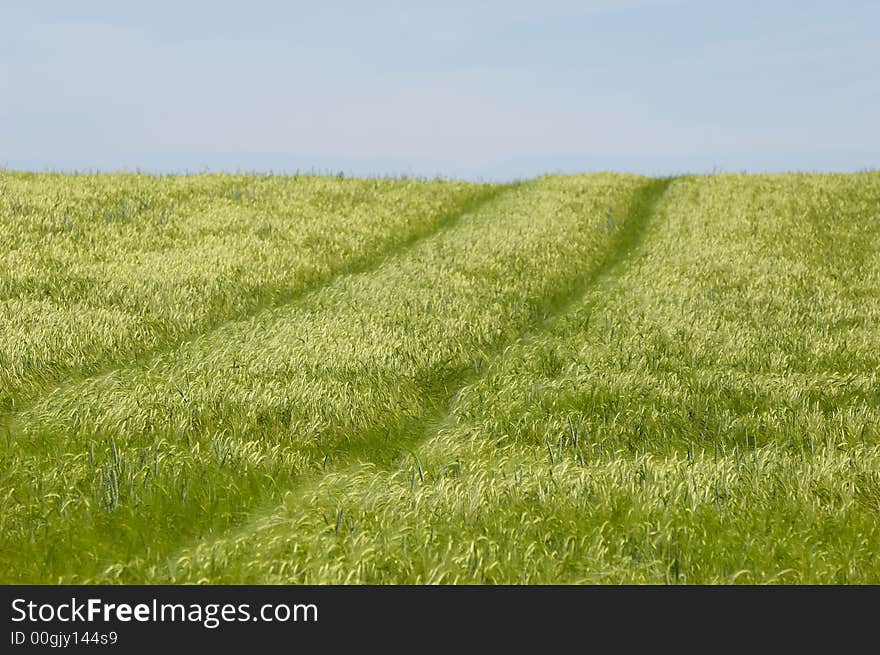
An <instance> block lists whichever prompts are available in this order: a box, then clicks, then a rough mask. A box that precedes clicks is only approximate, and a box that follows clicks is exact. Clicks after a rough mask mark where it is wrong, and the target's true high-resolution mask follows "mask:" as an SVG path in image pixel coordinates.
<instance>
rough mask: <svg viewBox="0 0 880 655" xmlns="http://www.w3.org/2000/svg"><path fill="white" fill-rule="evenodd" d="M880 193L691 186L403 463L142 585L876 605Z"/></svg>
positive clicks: (308, 496)
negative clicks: (551, 591)
mask: <svg viewBox="0 0 880 655" xmlns="http://www.w3.org/2000/svg"><path fill="white" fill-rule="evenodd" d="M878 185H880V176H877V175H876V174H874V175H866V176H863V177H858V176H847V177H844V178H836V177H835V176H827V177H818V176H803V177H796V176H791V177H785V176H781V177H770V178H759V179H758V180H755V179H754V178H748V177H746V178H742V177H739V176H722V177H719V178H708V179H704V178H692V179H687V178H686V179H680V180H676V181H674V182H673V183H672V185H671V186H670V188H669V190H668V191H667V193H666V194H665V195H664V197H663V198H662V199H661V201H660V203H659V204H658V206H657V212H656V213H657V215H656V218H655V220H653V221H652V222H651V223H650V224H649V225H648V226H647V229H646V231H645V232H644V239H643V240H642V241H641V243H640V244H639V247H638V248H636V249H635V251H634V252H633V253H631V255H630V256H629V257H627V259H626V260H625V265H620V266H618V267H615V268H614V269H612V271H610V272H613V274H612V275H605V276H603V277H602V278H601V279H598V280H596V284H595V285H594V286H591V287H590V288H589V290H588V292H587V293H586V294H585V296H584V297H583V299H582V302H577V303H573V304H572V305H571V306H570V307H569V311H565V312H562V313H560V314H558V315H557V316H556V317H555V318H554V319H553V320H551V321H549V322H548V323H547V324H546V325H545V326H544V327H543V329H541V330H539V331H537V332H535V333H533V334H532V335H531V336H530V338H527V339H522V340H520V341H518V342H517V344H516V345H514V346H513V347H511V348H509V349H505V350H504V351H503V355H502V356H501V357H500V358H497V359H495V360H494V361H493V363H492V365H491V366H490V367H488V368H487V369H486V370H485V372H484V374H483V375H481V376H479V377H478V378H476V379H474V380H472V381H471V382H470V383H469V384H468V385H466V386H465V387H464V388H463V389H462V390H461V391H460V392H459V393H457V394H456V396H455V398H454V402H453V404H452V406H451V411H450V412H449V415H448V418H447V420H446V421H445V422H444V423H443V424H442V425H441V426H439V429H437V430H431V431H429V432H428V433H427V434H425V437H426V438H425V441H424V443H421V444H419V445H418V446H416V447H414V448H413V452H412V454H411V455H410V456H409V457H406V458H404V460H403V461H402V462H399V463H397V464H395V465H393V466H386V465H377V464H376V463H369V462H367V463H360V464H358V463H352V464H350V465H349V466H348V467H346V468H344V469H340V470H336V471H333V472H331V473H330V474H327V475H324V476H321V477H320V478H318V479H316V481H315V483H314V484H313V485H310V486H308V487H306V488H304V489H301V492H300V493H298V494H295V495H291V496H289V497H288V498H287V499H286V501H285V502H284V503H283V504H281V505H279V506H278V507H276V508H275V510H274V511H273V512H270V513H267V514H265V515H263V516H262V517H260V518H259V520H257V521H254V522H253V523H251V524H248V525H247V527H246V528H244V529H241V530H239V531H235V532H231V533H229V534H226V535H221V536H218V537H216V538H212V539H204V540H201V541H200V542H199V543H195V544H193V545H192V546H191V547H189V548H188V549H185V550H183V551H180V552H178V553H176V555H175V556H174V557H173V558H170V559H169V561H167V562H166V565H165V566H164V567H161V568H159V569H156V570H155V571H152V572H148V574H147V575H146V576H145V577H144V578H143V579H145V580H154V581H155V580H169V579H170V580H176V581H198V580H211V581H219V582H222V581H232V580H238V581H261V582H296V583H328V582H330V583H345V582H359V583H383V582H415V583H421V582H446V583H449V582H652V583H653V582H660V583H663V582H667V583H670V582H671V583H674V582H709V583H717V582H734V581H735V582H838V583H846V582H869V583H871V582H874V583H876V581H877V580H878V579H880V578H878V576H880V557H878V553H880V529H878V524H877V521H876V512H877V508H878V507H880V473H878V472H880V446H878V438H880V396H878V395H877V389H878V386H877V385H878V382H877V370H878V367H877V351H876V348H875V347H874V346H873V345H872V344H875V343H876V340H877V325H878V324H880V305H878V299H880V255H878V252H880V251H878V249H877V245H878V243H880V222H878V217H880V214H877V210H878V208H880V204H878V200H880V186H878ZM755 187H757V188H755ZM716 208H723V211H719V210H718V209H716ZM817 208H819V209H818V210H817ZM759 219H760V220H759ZM817 253H822V254H821V256H818V255H817ZM805 261H808V262H810V266H809V267H805V266H803V262H805Z"/></svg>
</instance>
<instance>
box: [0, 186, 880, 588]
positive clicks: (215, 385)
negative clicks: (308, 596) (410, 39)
mask: <svg viewBox="0 0 880 655" xmlns="http://www.w3.org/2000/svg"><path fill="white" fill-rule="evenodd" d="M188 185H189V186H188ZM296 185H304V186H302V188H297V186H296ZM383 185H384V186H383ZM0 189H2V190H3V199H4V200H5V202H6V205H5V207H6V209H5V210H4V209H3V205H0V211H5V212H6V213H5V214H2V218H0V220H2V221H3V222H8V223H9V224H10V225H11V226H13V227H14V229H15V230H17V232H15V234H17V236H16V237H15V238H16V239H17V241H16V244H17V247H16V249H15V251H16V252H17V253H18V254H16V255H13V256H11V257H10V256H7V259H6V260H0V261H3V262H4V264H3V265H4V266H6V268H0V280H2V281H0V288H2V289H4V290H5V291H4V294H5V300H3V302H5V303H6V307H7V308H11V307H19V306H21V307H27V308H30V309H29V311H31V312H32V314H27V312H26V311H24V310H22V311H19V312H16V313H14V316H13V314H12V313H9V314H7V316H6V319H0V323H2V328H3V329H2V330H0V344H3V345H2V346H0V359H2V361H3V362H4V365H5V371H6V373H4V374H3V375H4V376H5V377H2V378H0V380H6V382H4V383H3V384H4V386H3V387H2V388H0V401H2V402H6V403H7V405H8V406H9V407H10V408H11V409H12V411H10V412H9V414H8V415H7V417H6V419H5V421H4V423H3V425H2V426H0V453H2V456H3V460H2V466H0V571H2V572H3V573H2V576H3V581H6V582H13V581H31V582H53V581H62V582H89V581H97V582H151V583H152V582H206V581H212V582H213V581H217V582H273V583H274V582H282V583H284V582H296V583H300V582H306V583H324V582H334V583H339V582H361V583H363V582H379V583H387V582H415V583H435V582H436V583H463V582H489V583H499V582H551V583H552V582H659V583H697V582H711V583H725V582H845V583H846V582H877V581H878V578H880V561H878V559H880V557H878V553H880V528H878V527H877V525H878V524H877V521H876V518H877V516H878V512H880V467H878V464H880V452H878V437H880V381H878V371H880V354H878V353H880V348H878V347H877V345H878V344H880V329H878V325H880V175H878V174H863V175H852V176H803V175H800V176H751V177H750V176H715V177H694V178H680V179H675V180H649V179H645V178H638V177H633V176H611V175H598V176H573V177H546V178H541V179H539V180H536V181H533V182H529V183H524V184H520V185H512V186H509V187H492V186H488V185H486V186H479V187H478V186H469V185H464V184H458V183H439V182H438V183H434V182H409V181H383V182H381V183H378V182H375V181H352V180H335V179H332V180H331V179H328V178H300V179H296V178H248V177H245V176H242V177H239V178H235V177H224V176H206V177H198V176H197V177H195V178H191V179H177V178H167V179H165V178H161V179H150V178H146V179H140V178H136V177H133V176H132V177H123V178H102V177H97V178H75V177H72V178H64V177H49V176H42V177H41V176H20V175H19V176H14V175H9V174H3V175H2V176H0ZM64 190H66V193H67V194H68V196H66V197H68V198H70V199H69V200H68V201H67V202H69V203H73V204H72V206H75V207H78V209H77V211H78V212H80V214H78V216H79V217H80V218H79V219H77V220H78V222H77V221H73V220H72V219H68V222H67V223H65V222H63V221H62V222H61V223H57V222H58V219H57V214H52V213H51V209H50V207H51V202H49V201H48V200H46V198H50V199H51V198H55V199H56V201H57V198H58V197H59V196H61V195H62V192H63V191H64ZM102 194H104V195H102ZM163 194H164V195H163ZM236 194H238V195H236ZM165 197H167V198H169V199H172V200H173V202H172V200H168V202H169V203H171V205H170V206H174V207H183V206H186V207H187V209H186V210H185V211H184V209H178V210H177V211H178V214H177V215H176V216H177V218H176V219H175V220H174V221H172V225H173V227H169V225H166V224H165V223H162V221H161V220H160V219H159V216H160V215H161V213H162V202H161V201H160V199H161V198H165ZM181 198H183V199H186V202H187V203H189V204H188V205H185V204H174V203H183V201H182V200H180V199H181ZM297 203H298V204H297ZM322 203H329V204H326V206H325V204H322ZM334 203H335V204H334ZM334 207H335V208H336V209H334ZM199 208H201V209H199ZM294 208H299V209H298V210H295V209H294ZM306 208H308V210H307V209H306ZM13 210H14V211H13ZM108 212H109V213H110V214H112V217H111V218H112V220H111V219H108V218H106V215H107V213H108ZM52 216H56V218H52V220H53V221H55V223H51V221H49V218H50V217H52ZM24 217H28V218H27V220H25V218H24ZM47 221H49V222H50V223H51V225H50V226H49V227H46V225H49V223H47ZM126 221H127V222H126ZM120 223H121V224H122V225H125V227H120ZM59 225H60V227H59ZM76 225H80V228H78V229H80V230H81V232H76V229H77V228H76V227H75V226H76ZM40 226H42V227H40ZM52 226H54V227H52ZM71 226H74V227H71ZM50 228H51V229H50ZM39 230H42V235H43V236H45V235H46V234H51V235H54V234H64V235H66V236H63V237H60V238H61V241H60V242H59V245H58V250H57V252H58V253H63V257H65V258H67V259H66V260H65V261H69V262H72V263H73V265H74V269H73V270H83V271H84V270H100V272H101V275H103V276H104V277H99V276H92V277H91V278H90V277H89V276H87V275H80V276H79V277H77V276H76V275H61V274H60V273H59V275H60V277H59V278H58V279H57V280H55V281H53V278H52V273H51V271H52V269H51V264H50V263H47V262H49V261H50V259H51V257H50V256H49V255H50V254H51V252H55V251H54V250H53V248H54V246H53V245H52V241H51V238H50V239H49V240H48V241H41V240H40V238H38V236H37V234H38V232H39ZM52 230H54V232H53V231H52ZM86 233H88V234H91V235H92V236H91V237H90V238H91V240H92V241H89V240H88V238H87V237H85V236H83V235H85V234H86ZM218 234H219V235H222V236H219V237H218ZM304 234H308V235H311V236H309V237H308V238H306V237H305V236H303V235H304ZM53 238H54V237H53ZM82 239H86V241H82ZM308 239H312V241H309V240H308ZM92 242H94V246H93V247H92V248H85V247H83V245H82V244H83V243H92ZM334 243H344V244H345V245H340V246H338V247H337V246H334V245H333V244H334ZM145 244H151V245H150V246H149V247H147V246H146V245H145ZM261 244H263V245H261ZM142 246H143V247H142ZM25 252H36V253H39V255H40V256H39V257H35V258H32V259H31V260H29V261H33V262H40V263H39V264H31V265H30V268H27V267H20V266H18V265H17V263H16V262H17V261H18V260H16V259H15V257H19V258H22V257H23V254H22V253H25ZM144 252H148V253H150V259H149V260H148V261H149V262H150V264H149V265H146V264H145V263H144V262H145V261H147V260H145V259H139V257H141V255H143V253H144ZM53 256H56V257H58V258H61V257H62V255H53ZM22 261H23V259H22ZM96 262H100V265H98V264H96ZM40 266H41V267H42V268H40ZM96 266H97V268H95V267H96ZM76 267H79V268H78V269H77V268H76ZM89 267H93V268H91V269H90V268H89ZM276 267H282V268H283V267H287V268H284V269H283V270H285V271H287V272H286V273H284V275H287V277H284V276H281V274H280V273H277V271H276ZM7 271H9V273H7ZM22 271H23V272H22ZM223 271H231V272H228V273H223ZM291 271H293V272H291ZM25 273H27V274H25ZM193 276H194V277H197V278H198V279H199V280H202V281H207V282H206V283H205V286H203V287H200V288H201V289H203V292H201V293H200V292H199V291H198V290H197V289H195V287H192V285H191V282H190V281H191V280H192V279H193ZM278 276H281V277H278ZM81 278H83V279H87V280H90V282H88V283H87V282H83V281H82V279H81ZM26 280H31V281H28V282H27V283H25V282H24V281H26ZM96 280H97V281H98V282H96ZM92 283H94V284H92ZM40 285H42V286H40ZM90 285H91V286H90ZM211 285H213V286H211ZM277 285H282V286H283V292H280V291H277V289H278V286H277ZM285 285H286V286H285ZM96 289H100V292H97V291H96ZM112 289H115V292H113V293H110V290H112ZM212 289H213V291H212ZM273 289H274V290H275V291H273ZM138 298H141V299H143V300H142V301H141V300H137V299H138ZM139 302H143V306H144V307H145V310H144V311H143V312H140V313H138V312H137V311H136V310H134V309H133V307H135V306H138V303H139ZM16 303H18V304H16ZM100 312H104V314H101V313H100ZM117 314H118V315H120V316H124V317H126V318H125V321H128V322H129V323H130V325H131V326H134V327H131V329H129V328H128V327H125V326H126V325H129V323H125V322H124V321H123V322H122V323H119V324H118V325H117V324H115V323H113V322H112V320H111V318H106V319H100V318H98V317H100V316H105V315H106V316H108V317H112V316H116V315H117ZM4 320H5V321H6V322H5V323H4V322H3V321H4ZM29 326H33V330H32V331H31V332H32V334H30V335H29V334H28V329H27V328H28V327H29ZM9 371H12V373H10V372H9ZM4 399H5V400H4Z"/></svg>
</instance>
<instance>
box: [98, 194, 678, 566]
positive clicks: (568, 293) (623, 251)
mask: <svg viewBox="0 0 880 655" xmlns="http://www.w3.org/2000/svg"><path fill="white" fill-rule="evenodd" d="M673 179H674V178H661V179H655V180H652V181H650V182H648V183H646V184H645V185H643V186H642V187H641V188H639V189H638V190H637V191H636V192H635V193H634V194H633V197H632V199H631V200H630V202H629V203H628V206H627V211H626V213H625V215H624V219H623V220H624V226H623V227H622V228H621V229H620V231H619V232H618V234H617V236H616V238H615V239H614V241H613V243H612V245H611V246H610V247H609V248H608V250H607V252H606V254H605V255H604V256H603V257H602V258H600V259H599V260H598V261H596V262H595V263H594V264H593V265H592V266H591V267H589V268H588V269H587V270H585V271H582V272H580V273H579V274H578V276H579V279H580V283H579V284H575V285H573V287H572V288H568V287H565V288H562V289H559V290H558V291H557V292H555V293H552V294H550V295H549V296H547V297H546V298H545V299H544V302H543V303H541V309H542V312H541V314H542V317H541V318H540V319H539V320H538V321H537V322H536V323H534V324H533V325H532V326H531V328H528V329H526V330H524V331H523V332H522V333H521V334H520V335H519V336H517V337H514V338H511V339H507V340H503V341H500V342H498V343H495V344H494V345H493V347H492V348H490V349H488V350H487V351H486V352H485V353H484V355H485V357H484V361H483V363H482V365H481V366H479V367H472V368H471V369H469V370H467V371H463V372H462V373H461V374H460V375H459V376H458V377H457V378H454V379H453V378H450V379H447V380H445V381H444V382H443V386H444V387H445V390H444V391H443V392H441V393H440V394H436V393H435V394H434V395H433V396H430V395H427V394H426V398H425V406H426V408H429V409H427V411H426V413H425V416H424V417H423V418H421V419H419V420H418V421H416V423H415V424H410V425H409V426H408V429H405V430H395V431H394V432H389V433H387V437H386V438H385V439H384V440H381V441H379V440H367V439H362V440H358V441H357V442H355V443H354V444H352V445H350V446H349V447H348V448H347V449H346V450H345V452H344V453H342V454H341V456H340V457H339V458H338V459H336V460H335V461H334V462H333V463H332V464H331V466H330V467H329V468H327V469H325V471H322V472H320V473H314V474H305V475H303V476H301V477H300V478H299V480H298V482H297V483H296V484H295V485H294V486H293V487H292V488H290V489H288V490H287V492H286V493H283V492H282V494H281V497H282V498H284V501H282V502H283V503H284V505H282V507H283V506H285V505H287V504H288V503H289V502H290V498H291V497H293V498H295V499H297V500H299V499H302V498H304V497H306V496H307V495H308V494H309V492H312V491H315V490H316V488H317V487H318V486H319V485H320V484H321V482H322V480H323V479H324V476H325V475H326V474H327V473H331V472H332V473H344V472H345V471H346V470H354V469H355V468H356V467H357V466H359V465H362V464H364V463H370V464H374V465H376V466H379V467H380V468H385V469H387V468H390V467H392V466H394V465H395V464H397V463H399V462H400V458H401V456H402V455H405V454H406V453H408V452H411V451H413V450H414V449H415V448H416V447H417V446H418V445H419V444H420V443H422V442H424V441H426V440H428V439H430V437H431V436H432V435H434V434H436V433H437V432H438V431H439V430H441V429H442V428H443V427H444V426H445V425H447V424H448V422H449V421H450V420H451V417H452V409H453V406H454V403H455V399H456V397H457V396H458V395H459V393H460V392H461V391H462V390H463V389H465V388H466V387H467V386H469V385H471V384H473V383H474V382H476V381H477V380H479V379H480V378H481V377H483V375H485V373H484V371H486V370H487V369H488V368H489V367H491V365H492V363H493V362H495V361H497V360H498V359H500V358H501V357H503V354H504V351H505V350H506V349H507V348H508V347H509V346H511V345H514V344H516V343H519V342H522V341H524V340H527V339H531V338H535V337H537V336H539V335H540V334H541V333H542V332H543V331H544V329H545V328H546V326H547V325H548V324H549V323H550V322H551V321H553V320H554V319H556V318H557V317H559V316H562V315H564V314H565V313H566V312H568V311H570V310H571V309H572V308H573V307H575V306H576V305H578V304H579V303H581V302H583V301H584V298H585V296H586V294H587V293H589V292H590V291H591V290H592V289H593V288H594V287H595V286H596V284H597V283H599V282H601V281H602V280H605V279H608V278H613V277H617V276H619V275H621V274H622V272H623V270H624V268H625V267H626V264H627V262H628V261H629V259H630V258H631V255H632V254H633V253H634V252H635V251H636V250H637V249H638V248H639V247H640V245H641V244H642V242H643V240H644V238H645V234H646V231H647V227H648V224H649V223H650V220H651V218H652V217H653V216H654V214H655V208H656V206H657V205H658V203H659V202H660V201H661V199H662V197H663V195H664V194H665V192H666V190H667V188H668V187H669V185H670V184H671V183H672V181H673ZM376 432H382V430H377V431H376ZM278 497H279V496H277V495H276V496H275V501H274V503H273V504H272V505H271V506H270V507H266V504H267V503H266V500H267V499H265V498H264V500H263V503H262V505H263V507H264V509H263V510H260V509H256V508H255V510H254V511H253V512H252V513H251V515H250V519H249V520H248V521H247V522H246V523H245V524H243V525H240V526H237V527H235V528H232V530H230V531H226V532H222V533H220V535H219V536H218V537H216V538H215V539H214V543H217V542H223V541H226V540H232V541H234V540H235V539H236V538H237V537H239V536H241V537H244V536H248V535H252V534H254V533H255V532H258V531H260V530H262V529H264V528H267V527H271V526H272V525H274V524H275V522H276V517H277V515H278V507H279V505H278V500H277V499H278ZM269 502H272V501H271V500H269ZM257 507H259V505H258V506H257ZM210 543H212V542H211V541H208V542H206V541H205V540H197V541H195V542H193V543H190V544H189V545H188V546H186V547H184V548H181V549H179V550H177V551H175V552H172V553H169V554H168V555H166V556H165V557H163V558H162V560H160V564H159V566H160V570H163V571H164V570H165V569H164V567H165V566H167V565H169V564H173V562H175V561H179V560H180V559H181V557H182V556H186V555H187V554H192V553H194V552H195V551H196V550H197V549H198V548H199V546H200V545H207V544H210ZM132 564H133V563H132ZM136 569H137V567H136V566H133V567H132V569H131V570H136ZM99 580H100V579H99ZM164 580H165V578H158V579H152V580H151V582H160V581H164ZM123 581H125V580H123Z"/></svg>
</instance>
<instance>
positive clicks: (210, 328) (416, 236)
mask: <svg viewBox="0 0 880 655" xmlns="http://www.w3.org/2000/svg"><path fill="white" fill-rule="evenodd" d="M521 184H522V183H521V182H514V183H511V184H499V185H495V186H492V187H490V188H489V189H487V190H486V191H485V192H483V193H480V194H478V195H477V196H475V197H474V198H471V199H469V200H466V201H464V202H462V203H458V204H456V205H455V206H454V207H453V208H451V209H450V210H449V211H447V212H445V213H443V214H441V215H440V216H439V218H438V219H437V220H436V221H434V222H432V223H431V224H430V225H426V226H425V228H424V229H417V230H414V231H413V232H412V233H411V234H410V235H408V236H407V237H406V238H404V239H403V240H402V241H399V242H397V243H394V244H390V245H389V247H387V248H385V249H382V250H379V251H378V252H376V253H373V254H371V255H364V256H361V257H358V258H356V259H355V260H353V261H350V262H348V263H346V264H345V265H343V266H341V267H340V268H338V269H336V270H335V271H332V272H331V273H329V274H328V275H326V276H324V277H323V278H322V279H319V280H317V281H316V282H314V283H312V284H309V285H306V286H304V287H301V288H297V289H295V290H291V291H289V292H287V293H285V294H280V295H278V296H275V297H274V298H272V299H271V300H266V301H263V302H260V303H259V304H257V305H255V306H254V307H253V308H252V309H250V310H248V311H246V312H242V313H237V314H235V315H234V316H232V317H226V318H223V319H220V320H216V321H210V322H208V324H206V325H205V326H203V328H202V329H200V330H197V331H193V332H188V333H186V334H184V335H182V336H180V337H179V338H176V339H170V340H168V341H166V342H165V343H163V344H161V345H160V346H159V347H156V348H150V349H148V350H146V351H143V352H141V353H140V354H138V355H137V356H135V357H134V358H131V359H129V360H128V361H127V362H126V363H125V364H124V365H121V366H120V365H119V364H118V363H113V362H111V363H110V364H109V365H104V366H100V365H99V366H98V368H97V370H95V371H94V372H91V373H88V374H85V375H72V376H69V377H65V378H64V379H63V380H62V381H60V383H59V382H58V381H55V382H50V383H47V384H46V385H44V386H43V388H42V389H40V390H38V391H36V392H33V393H30V394H27V395H26V396H24V398H23V399H22V400H21V402H19V403H16V404H15V405H14V407H12V408H8V409H6V410H2V411H0V433H4V432H5V433H7V435H8V434H9V433H10V432H11V431H12V426H13V423H14V418H15V416H16V415H18V414H20V413H22V412H26V411H27V410H28V409H30V408H32V407H33V406H34V405H36V404H38V403H39V402H40V401H42V400H45V399H46V398H47V397H48V396H50V395H51V394H53V393H56V392H64V391H65V390H67V389H70V388H72V387H74V386H77V385H79V384H82V383H84V382H89V381H98V380H100V379H101V378H106V377H109V376H112V375H113V374H115V373H117V372H120V371H125V370H130V369H133V368H138V367H140V366H143V365H145V364H149V363H150V362H151V361H152V360H154V359H156V358H159V357H161V356H163V355H166V354H168V353H170V352H172V351H173V350H175V349H176V348H179V347H181V346H184V345H186V344H187V343H190V342H192V341H195V340H197V339H200V338H203V337H205V336H206V335H209V334H211V333H213V332H218V331H220V330H223V329H226V328H228V327H229V326H230V325H233V324H235V323H239V322H244V321H247V320H250V319H252V318H254V317H257V316H259V315H260V314H262V313H264V312H267V311H272V310H276V309H279V308H283V307H285V306H286V305H290V304H293V303H295V302H297V301H298V300H299V299H300V298H302V297H304V296H305V295H307V294H310V293H314V292H317V291H320V290H321V289H323V288H325V287H329V286H330V285H332V284H333V282H334V281H335V280H337V279H339V278H342V277H345V276H348V275H360V274H364V273H370V272H372V271H374V270H377V269H379V268H380V267H381V266H382V265H383V264H384V263H385V262H387V261H388V260H390V259H393V258H395V257H397V256H399V255H401V254H403V253H405V252H407V251H409V250H411V249H413V248H414V247H416V246H417V245H418V244H419V243H421V242H422V241H425V240H426V239H430V238H432V237H434V236H436V235H438V234H442V233H443V232H446V231H447V230H449V229H451V228H452V227H454V226H455V224H456V223H457V222H458V221H459V219H461V218H462V217H463V216H467V215H469V214H473V213H476V212H478V211H479V210H480V209H481V208H482V207H483V206H484V205H487V204H489V203H490V202H492V201H493V200H495V199H496V198H498V197H499V196H501V195H503V194H505V193H507V192H509V191H511V190H513V189H515V188H516V187H518V186H520V185H521Z"/></svg>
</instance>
